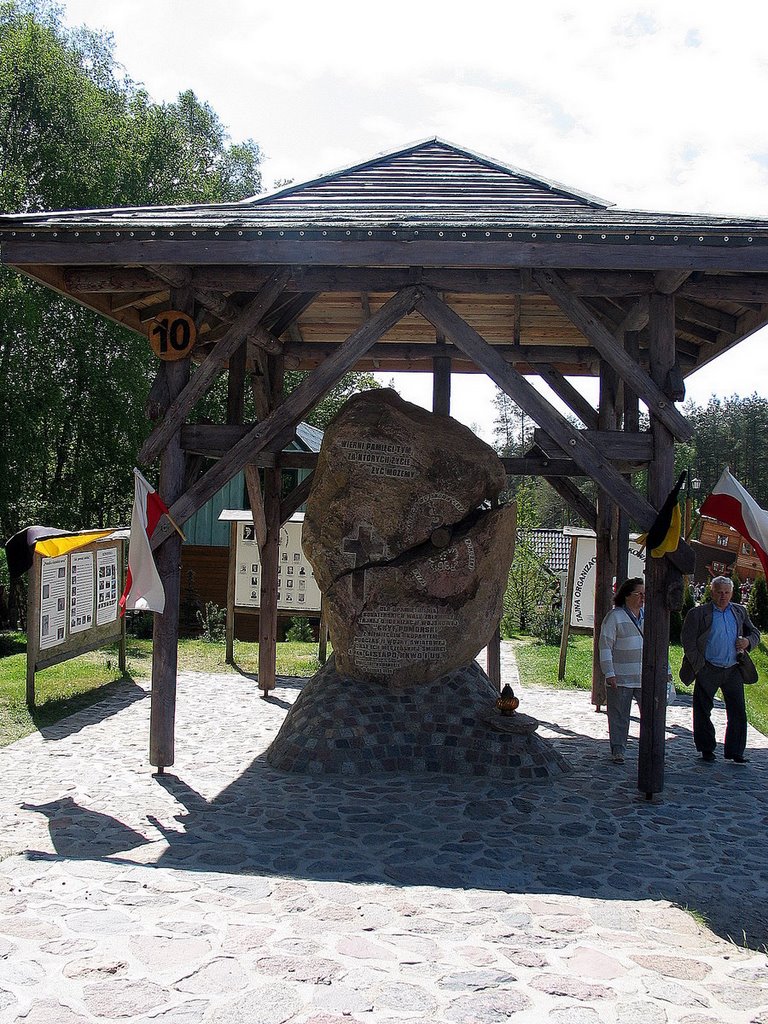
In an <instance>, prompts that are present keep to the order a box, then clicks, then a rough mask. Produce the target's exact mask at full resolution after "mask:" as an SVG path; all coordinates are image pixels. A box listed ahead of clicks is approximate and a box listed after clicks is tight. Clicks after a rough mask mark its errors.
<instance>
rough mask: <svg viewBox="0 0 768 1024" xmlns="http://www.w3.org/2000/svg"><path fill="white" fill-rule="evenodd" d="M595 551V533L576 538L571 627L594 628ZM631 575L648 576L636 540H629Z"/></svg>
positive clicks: (629, 567) (629, 571) (643, 558)
mask: <svg viewBox="0 0 768 1024" xmlns="http://www.w3.org/2000/svg"><path fill="white" fill-rule="evenodd" d="M596 550H597V549H596V540H595V537H594V535H592V536H588V535H585V536H578V537H577V538H576V555H575V559H576V564H575V569H574V574H573V597H572V598H571V616H570V623H571V625H572V626H580V627H582V628H584V629H592V628H594V625H595V566H596V565H597V554H596ZM628 574H629V576H644V575H645V557H644V553H643V552H642V550H641V549H640V547H639V545H638V544H637V543H636V542H635V541H633V540H630V542H629V562H628ZM621 582H623V581H621Z"/></svg>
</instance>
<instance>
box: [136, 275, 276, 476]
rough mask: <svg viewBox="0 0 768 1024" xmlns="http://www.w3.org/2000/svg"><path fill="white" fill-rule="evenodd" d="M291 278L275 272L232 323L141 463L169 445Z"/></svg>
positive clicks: (142, 453) (156, 433)
mask: <svg viewBox="0 0 768 1024" xmlns="http://www.w3.org/2000/svg"><path fill="white" fill-rule="evenodd" d="M289 277H290V271H289V270H288V269H285V270H280V271H277V272H276V273H274V274H273V275H272V276H271V277H270V279H269V280H268V281H267V283H266V284H265V285H264V287H263V288H261V289H260V290H259V291H258V293H257V294H256V296H255V298H253V299H252V300H251V302H249V303H248V305H247V306H246V307H245V308H244V309H243V310H242V312H241V314H240V316H239V317H238V318H237V320H236V321H235V322H234V323H233V324H232V326H231V327H230V328H229V330H228V331H227V333H226V334H225V335H224V337H223V338H221V340H220V341H218V342H217V343H216V347H215V348H214V350H213V352H211V354H210V355H209V356H208V358H207V359H206V360H205V361H204V362H203V363H202V364H201V365H200V366H199V367H198V369H197V371H196V372H195V373H194V374H193V375H192V378H191V379H190V381H189V383H188V384H187V386H186V387H185V388H184V390H183V391H182V392H181V394H180V395H179V397H178V398H177V399H176V401H175V402H174V403H173V405H172V406H171V407H170V409H168V411H167V412H166V414H165V416H164V417H163V419H162V421H161V422H160V423H158V425H157V426H156V427H155V429H154V430H153V431H152V433H151V434H150V435H149V437H148V438H147V440H146V441H145V442H144V445H143V447H142V449H141V451H140V452H139V462H143V463H147V462H151V461H152V459H154V458H155V457H156V456H157V455H159V454H160V452H161V451H162V450H163V448H164V447H165V446H166V444H168V442H169V440H170V439H171V438H172V437H173V435H174V434H175V433H176V431H177V430H178V429H179V428H180V427H181V425H182V424H183V423H184V420H185V419H186V417H187V414H188V413H189V412H190V411H191V409H192V408H193V406H194V405H195V404H196V402H197V401H198V400H199V399H200V398H202V396H203V395H204V394H205V392H206V391H207V390H208V387H209V385H210V384H211V383H212V381H213V380H214V378H215V377H216V376H217V374H219V373H220V372H221V370H222V369H223V366H224V364H225V363H226V361H227V360H228V359H229V357H230V356H231V355H232V354H233V353H234V352H235V351H236V350H237V349H238V348H239V347H240V345H241V344H242V343H243V342H244V341H245V339H246V338H247V337H248V335H249V333H250V331H251V329H252V328H253V327H254V326H255V325H256V324H258V323H259V321H260V320H261V318H262V317H263V316H264V314H265V313H266V312H267V310H268V309H269V308H270V306H271V305H272V303H273V302H274V301H275V299H276V298H277V296H278V295H279V294H280V293H281V292H282V291H283V289H284V288H285V283H286V281H287V280H288V278H289Z"/></svg>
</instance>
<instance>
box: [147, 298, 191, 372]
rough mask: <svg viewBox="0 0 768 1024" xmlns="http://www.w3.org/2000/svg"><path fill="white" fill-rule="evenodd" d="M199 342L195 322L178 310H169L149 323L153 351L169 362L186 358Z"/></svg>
mask: <svg viewBox="0 0 768 1024" xmlns="http://www.w3.org/2000/svg"><path fill="white" fill-rule="evenodd" d="M196 341H197V327H196V326H195V321H194V320H193V319H192V317H191V316H188V315H187V314H186V313H182V312H180V311H179V310H178V309H168V310H166V311H165V312H164V313H160V314H159V315H158V316H156V317H154V318H153V319H152V320H151V321H150V323H149V343H150V345H151V346H152V351H153V352H154V353H155V355H156V356H157V357H158V359H163V360H165V361H167V362H172V361H174V360H176V359H184V358H186V357H187V356H188V355H189V354H190V352H191V351H192V349H193V348H194V347H195V342H196Z"/></svg>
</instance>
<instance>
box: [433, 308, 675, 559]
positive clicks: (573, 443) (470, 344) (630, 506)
mask: <svg viewBox="0 0 768 1024" xmlns="http://www.w3.org/2000/svg"><path fill="white" fill-rule="evenodd" d="M416 308H417V309H418V310H419V312H420V313H421V314H422V315H423V316H425V317H426V318H427V320H429V321H430V323H431V324H433V325H434V326H435V327H437V328H439V329H440V330H442V331H443V332H444V333H445V335H446V337H448V338H450V339H451V341H453V343H454V344H455V345H458V346H459V348H461V349H463V350H464V351H465V352H466V353H467V355H469V356H470V357H471V358H472V359H474V361H475V362H476V363H477V364H478V366H481V367H482V368H483V369H484V370H485V372H486V373H487V374H488V376H489V377H490V378H491V379H492V380H494V381H495V382H496V383H497V384H498V386H499V387H500V388H501V389H502V391H504V392H505V393H506V394H508V395H509V396H510V398H511V399H512V400H513V401H514V402H516V403H517V404H518V405H519V406H520V407H521V408H522V409H524V410H525V411H526V412H527V413H528V415H529V416H531V418H532V419H534V420H535V421H536V422H537V423H540V424H541V425H542V427H543V428H544V429H545V430H546V431H547V432H548V433H549V434H551V436H552V437H553V438H554V439H555V440H556V441H557V443H558V445H559V446H560V448H562V449H563V451H568V452H570V454H571V458H572V459H573V461H574V462H575V463H576V464H577V465H578V466H579V467H580V468H581V469H582V470H584V472H585V474H586V475H587V476H590V477H592V479H593V480H598V481H599V482H600V486H601V487H602V488H603V490H605V491H606V492H607V493H608V494H610V496H611V497H612V498H613V499H614V500H615V501H616V503H617V504H618V505H619V506H620V507H621V508H623V509H624V510H625V511H626V512H627V514H628V515H630V516H631V517H632V518H633V519H634V520H635V521H636V522H637V523H638V524H639V525H640V528H641V529H643V530H648V529H650V527H651V525H652V524H653V522H654V520H655V518H656V510H655V509H654V508H653V506H652V505H651V504H649V502H647V501H646V500H645V498H643V497H642V495H640V494H639V493H638V492H637V491H636V490H635V489H634V488H633V487H632V486H631V484H629V483H628V482H627V481H626V480H625V479H624V478H623V477H622V475H621V473H619V472H618V470H616V469H615V468H614V467H613V466H612V465H611V463H610V462H608V461H606V459H604V458H603V457H602V455H600V453H599V452H598V451H597V450H596V449H595V448H594V447H593V446H592V445H591V444H590V443H589V441H587V440H585V439H584V438H583V437H582V436H581V435H580V433H579V431H578V430H576V428H575V427H573V426H571V424H570V423H569V422H568V420H566V419H565V417H564V416H562V415H561V414H560V413H559V412H558V411H557V410H556V409H555V408H553V407H552V406H551V405H550V404H549V402H547V401H546V400H545V399H544V398H542V397H541V395H540V394H539V393H538V392H537V391H536V389H535V388H534V387H533V386H532V385H531V384H529V383H528V381H527V380H525V378H524V377H522V376H521V375H520V374H519V373H517V372H516V371H515V370H513V369H512V368H511V367H510V366H509V365H508V364H507V363H506V362H505V361H504V360H503V359H502V358H501V357H500V356H499V355H498V354H497V353H496V352H495V351H494V348H493V346H492V345H489V344H488V343H487V342H486V341H485V340H484V339H483V338H482V336H481V335H480V334H478V332H477V331H476V330H475V329H474V328H473V327H470V325H469V324H468V323H467V322H466V321H465V320H462V319H461V317H460V316H459V315H458V314H457V313H455V312H454V311H453V310H452V309H451V308H450V306H447V305H446V304H445V303H444V302H441V301H440V300H439V299H438V298H437V296H436V295H434V293H432V292H431V291H429V290H428V289H424V290H423V293H422V296H421V298H420V299H419V301H418V302H417V304H416ZM692 556H693V552H692V551H691V549H690V548H689V547H688V545H687V544H685V542H684V541H681V542H680V548H678V551H677V552H675V553H674V554H673V555H671V556H670V558H671V560H673V561H678V562H682V563H683V564H688V561H689V560H690V558H692ZM684 571H688V570H684Z"/></svg>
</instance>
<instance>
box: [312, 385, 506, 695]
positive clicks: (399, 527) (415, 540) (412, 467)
mask: <svg viewBox="0 0 768 1024" xmlns="http://www.w3.org/2000/svg"><path fill="white" fill-rule="evenodd" d="M504 484H505V473H504V468H503V465H502V463H501V461H500V460H499V458H498V456H497V455H496V453H495V452H494V451H493V449H492V448H490V447H489V446H488V445H486V444H485V443H484V442H482V441H480V440H479V439H478V438H477V437H476V436H475V435H474V434H473V433H472V431H470V430H469V429H468V428H467V427H464V426H463V425H462V424H460V423H458V422H457V421H456V420H453V419H451V418H450V417H448V416H438V415H436V414H434V413H429V412H426V411H425V410H423V409H421V408H419V407H418V406H415V405H412V404H411V403H409V402H405V401H403V400H402V399H401V398H400V397H399V396H398V395H397V394H396V393H395V392H393V391H389V390H378V391H368V392H364V393H362V394H360V395H357V396H355V397H353V398H352V399H350V401H349V402H348V403H347V404H346V405H345V406H344V407H343V409H342V410H341V412H340V413H339V415H338V416H337V417H336V419H335V420H334V421H333V423H332V424H331V425H330V426H329V428H328V429H327V430H326V432H325V437H324V440H323V445H322V448H321V451H320V455H319V457H318V464H317V468H316V470H315V483H314V485H313V488H312V493H311V495H310V498H309V501H308V504H307V513H306V517H305V521H304V534H303V544H304V551H305V553H306V555H307V558H308V559H309V561H310V563H311V564H312V568H313V570H314V573H315V578H316V579H317V581H318V583H319V585H320V589H321V590H322V591H323V594H324V597H325V601H326V607H327V612H328V621H329V628H330V633H331V639H332V642H333V647H334V652H335V657H336V665H337V667H338V670H339V671H340V672H341V673H343V674H345V675H347V676H350V677H353V678H356V679H361V680H366V681H370V682H386V683H389V684H394V685H405V684H410V683H426V682H430V681H432V680H434V679H437V678H438V677H440V676H442V675H444V674H445V673H447V672H450V671H451V670H452V669H454V668H458V667H459V666H462V665H467V664H468V663H469V662H471V660H472V659H473V658H474V656H475V655H476V654H477V652H478V651H479V650H481V648H482V647H484V646H485V644H486V643H487V642H488V640H489V639H490V637H491V635H492V633H493V631H494V629H495V627H496V625H497V623H498V621H499V618H500V615H501V610H502V601H503V596H504V590H505V587H506V580H507V573H508V571H509V565H510V563H511V561H512V555H513V553H514V532H515V517H514V511H513V509H512V508H511V507H496V506H497V498H498V495H499V493H500V492H501V490H502V488H503V487H504Z"/></svg>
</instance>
